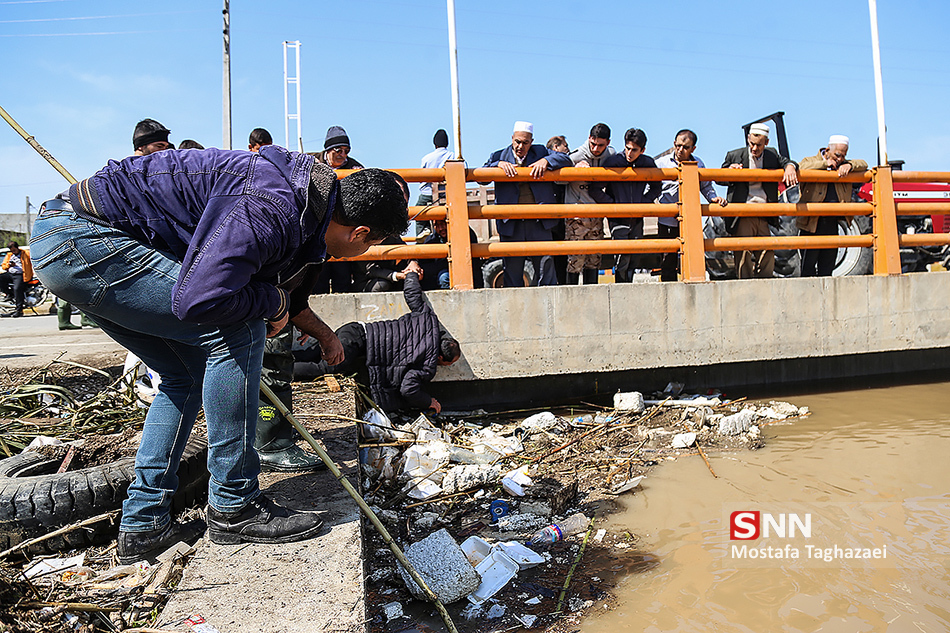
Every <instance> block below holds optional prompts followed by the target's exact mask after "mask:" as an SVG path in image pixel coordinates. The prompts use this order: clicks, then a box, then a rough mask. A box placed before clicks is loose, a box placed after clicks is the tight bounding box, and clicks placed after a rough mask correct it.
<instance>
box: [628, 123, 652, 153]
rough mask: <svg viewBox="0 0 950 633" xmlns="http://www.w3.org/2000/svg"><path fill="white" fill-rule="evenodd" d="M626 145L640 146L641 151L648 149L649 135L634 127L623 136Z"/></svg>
mask: <svg viewBox="0 0 950 633" xmlns="http://www.w3.org/2000/svg"><path fill="white" fill-rule="evenodd" d="M623 142H624V144H627V143H633V144H635V145H639V146H640V149H646V148H647V133H646V132H644V131H643V130H641V129H640V128H638V127H632V128H630V129H629V130H627V132H626V134H624V135H623Z"/></svg>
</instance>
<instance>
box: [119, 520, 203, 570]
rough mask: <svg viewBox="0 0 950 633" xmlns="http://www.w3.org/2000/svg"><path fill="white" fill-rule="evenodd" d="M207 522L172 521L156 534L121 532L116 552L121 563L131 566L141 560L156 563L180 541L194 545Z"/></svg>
mask: <svg viewBox="0 0 950 633" xmlns="http://www.w3.org/2000/svg"><path fill="white" fill-rule="evenodd" d="M205 527H206V526H205V522H204V521H201V520H198V519H196V520H194V521H189V522H187V523H175V522H174V521H172V522H171V523H169V524H168V525H166V526H165V527H164V528H162V529H161V530H156V531H154V532H119V539H118V543H117V547H116V551H117V552H118V554H119V562H120V563H122V564H123V565H131V564H132V563H137V562H139V561H140V560H147V561H148V562H150V563H154V562H155V560H156V557H157V556H158V555H159V554H161V553H163V552H164V551H165V550H167V549H168V548H170V547H172V546H173V545H175V544H176V543H178V542H179V541H184V542H186V543H188V544H189V545H194V543H195V541H197V540H198V539H199V538H201V535H202V534H204V531H205Z"/></svg>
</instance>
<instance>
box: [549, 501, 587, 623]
mask: <svg viewBox="0 0 950 633" xmlns="http://www.w3.org/2000/svg"><path fill="white" fill-rule="evenodd" d="M593 529H594V519H593V517H591V520H590V523H589V524H588V525H587V533H586V534H584V542H583V543H581V549H580V551H579V552H577V556H576V557H575V558H574V564H573V565H571V571H569V572H567V578H565V579H564V586H563V587H561V595H560V596H558V599H557V609H555V610H554V612H555V613H560V612H561V609H562V608H563V607H564V597H565V595H566V594H567V588H568V587H569V586H570V585H571V578H572V577H573V576H574V570H575V569H577V563H579V562H581V556H583V555H584V549H585V548H586V547H587V540H588V539H589V538H590V533H591V531H592V530H593Z"/></svg>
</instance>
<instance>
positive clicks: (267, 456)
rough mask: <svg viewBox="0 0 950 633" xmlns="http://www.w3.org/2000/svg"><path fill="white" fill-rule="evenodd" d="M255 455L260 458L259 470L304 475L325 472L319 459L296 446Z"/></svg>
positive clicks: (324, 465)
mask: <svg viewBox="0 0 950 633" xmlns="http://www.w3.org/2000/svg"><path fill="white" fill-rule="evenodd" d="M257 454H258V455H260V458H261V470H268V471H279V472H285V473H305V472H313V471H315V470H326V467H327V465H326V464H324V463H323V460H321V459H320V458H319V457H317V456H316V455H314V454H313V453H308V452H307V451H305V450H303V449H302V448H300V447H299V446H297V445H294V446H291V447H290V448H285V449H284V450H282V451H258V452H257Z"/></svg>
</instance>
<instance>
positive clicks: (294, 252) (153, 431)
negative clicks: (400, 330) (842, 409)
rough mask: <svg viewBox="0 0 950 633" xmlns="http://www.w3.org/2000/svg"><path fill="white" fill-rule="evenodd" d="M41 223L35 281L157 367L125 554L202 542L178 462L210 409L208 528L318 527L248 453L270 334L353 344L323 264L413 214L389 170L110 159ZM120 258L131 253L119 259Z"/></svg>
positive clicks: (255, 538) (293, 157)
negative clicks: (295, 333) (173, 507)
mask: <svg viewBox="0 0 950 633" xmlns="http://www.w3.org/2000/svg"><path fill="white" fill-rule="evenodd" d="M69 200H70V203H71V204H69V205H66V208H62V207H58V208H51V207H45V209H44V211H43V212H42V213H40V214H39V216H38V217H37V218H36V222H35V225H34V229H33V238H32V240H31V242H32V250H33V253H34V254H35V257H36V260H37V262H42V263H41V264H39V263H38V265H37V276H38V277H39V278H40V279H41V280H42V281H43V283H44V284H45V285H46V287H47V288H49V289H50V290H51V291H52V292H53V293H55V294H56V295H57V296H59V297H62V298H63V299H64V300H66V301H69V302H70V303H72V304H73V305H76V306H77V307H79V308H80V309H81V310H83V311H86V312H89V314H90V315H92V317H93V318H94V319H95V321H96V323H97V324H98V325H99V326H100V327H101V328H102V330H103V331H104V332H105V333H106V334H108V335H109V336H110V337H112V338H113V339H115V340H116V341H117V342H119V343H120V344H122V345H123V346H125V347H126V348H128V349H129V350H130V351H132V352H133V353H135V354H136V355H137V356H138V357H139V358H141V359H142V360H143V361H144V362H145V363H146V364H147V365H148V366H149V367H151V368H152V369H154V370H155V371H157V372H158V373H159V374H160V375H161V376H162V384H161V387H160V388H159V394H158V395H157V396H156V397H155V400H154V401H153V402H152V404H151V406H150V407H149V411H148V414H147V416H146V418H145V426H144V428H143V431H142V440H141V443H140V445H139V449H138V454H137V455H136V459H135V481H134V482H133V483H132V484H131V485H130V486H129V496H128V498H127V499H126V500H125V502H124V504H123V508H122V521H121V523H120V527H119V538H118V556H119V561H120V562H121V563H122V564H130V563H134V562H136V561H138V560H142V559H151V560H154V558H155V556H157V555H158V554H160V553H162V552H163V551H165V550H166V549H168V547H170V546H172V545H174V544H175V543H177V542H178V541H181V540H184V541H193V540H195V539H196V538H197V537H198V536H200V534H201V533H202V531H203V530H204V526H203V524H201V522H190V523H185V524H180V525H179V524H176V523H174V522H173V521H172V519H171V516H170V503H171V500H172V497H173V496H174V494H175V490H176V488H177V485H178V479H177V475H176V472H177V470H178V465H179V462H180V460H181V456H182V453H183V451H184V448H185V444H186V442H187V440H188V437H189V435H190V434H191V430H192V426H193V425H194V423H195V418H196V416H197V415H198V410H199V408H201V407H202V406H203V408H204V413H205V419H206V420H207V429H208V470H209V471H210V473H211V479H210V485H209V494H208V508H207V513H206V516H207V520H208V536H209V538H210V540H211V541H212V542H214V543H227V544H233V543H242V542H253V543H288V542H291V541H296V540H300V539H305V538H310V537H312V536H315V535H317V534H318V533H319V532H320V530H321V529H322V525H323V521H322V519H321V518H320V514H319V513H315V512H298V511H295V510H291V509H288V508H284V507H282V506H280V505H278V504H276V503H274V502H273V501H272V500H270V499H269V498H268V497H267V496H266V495H265V494H262V493H261V490H260V487H259V484H258V474H259V472H260V461H259V458H258V455H257V453H256V452H255V451H254V449H253V443H254V436H255V426H256V423H257V418H258V389H259V384H260V377H261V358H262V354H263V349H264V340H265V333H266V334H271V335H272V334H274V333H276V332H279V331H280V330H281V329H282V328H283V327H284V326H285V325H286V324H287V322H288V320H290V321H291V322H293V324H294V325H295V326H296V327H297V328H298V329H299V330H300V331H302V332H304V333H306V334H309V335H310V336H313V337H314V338H316V339H317V341H318V342H319V344H320V346H321V349H322V350H323V354H324V357H325V358H327V360H328V362H332V363H339V362H340V361H342V360H343V346H342V345H341V344H340V341H339V339H338V338H337V337H336V335H335V334H334V333H333V331H332V330H331V329H330V328H329V327H328V326H327V325H326V324H325V323H324V322H323V321H321V320H320V318H319V317H318V316H317V315H316V314H315V313H314V312H313V311H312V309H311V308H310V304H309V299H310V294H311V290H312V287H313V283H314V282H315V279H316V273H317V272H318V271H319V268H320V266H321V265H322V263H323V262H324V260H325V259H326V258H328V257H330V256H334V257H353V256H356V255H360V254H362V253H364V252H365V251H366V250H367V249H368V248H369V247H370V246H372V245H374V244H378V243H380V242H381V241H382V240H383V239H384V238H385V237H387V236H389V235H400V234H401V233H402V232H403V231H405V230H406V228H407V226H408V224H409V217H408V212H407V209H406V200H405V197H404V194H403V190H402V188H401V187H400V185H399V183H398V182H397V181H396V179H395V178H394V177H393V175H392V174H390V173H388V172H385V171H383V170H379V169H366V170H361V171H359V172H356V173H354V174H351V175H350V176H347V177H346V178H343V179H339V180H338V179H337V176H336V174H335V173H334V172H333V170H331V169H330V168H329V167H327V166H326V165H322V164H315V161H314V158H313V157H312V156H310V155H308V154H300V153H297V152H288V151H287V150H285V149H284V148H282V147H278V146H276V145H267V146H265V147H263V148H261V150H260V151H259V152H257V153H252V152H246V151H225V150H218V149H208V150H205V151H202V152H159V153H157V154H154V155H152V156H149V157H148V158H147V159H145V160H143V159H140V158H135V157H130V158H126V159H125V160H122V161H118V162H116V161H112V162H110V163H109V164H108V165H107V166H106V167H105V168H103V169H102V170H100V171H99V172H98V173H97V174H95V175H94V176H92V177H91V178H88V179H86V180H83V181H81V182H79V183H77V184H75V185H73V186H72V187H70V190H69ZM117 253H120V254H121V255H122V256H121V257H117V256H116V254H117Z"/></svg>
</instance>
